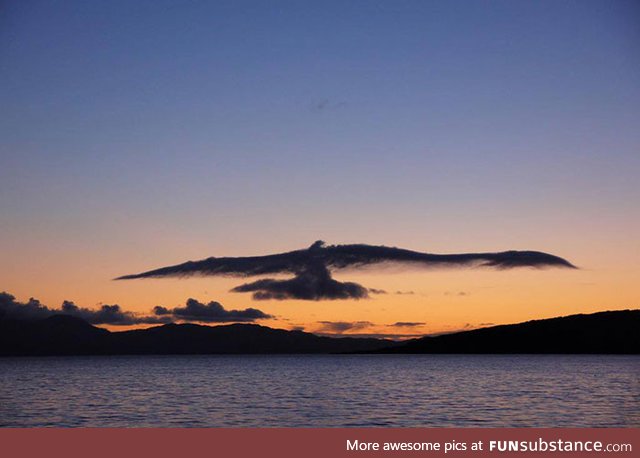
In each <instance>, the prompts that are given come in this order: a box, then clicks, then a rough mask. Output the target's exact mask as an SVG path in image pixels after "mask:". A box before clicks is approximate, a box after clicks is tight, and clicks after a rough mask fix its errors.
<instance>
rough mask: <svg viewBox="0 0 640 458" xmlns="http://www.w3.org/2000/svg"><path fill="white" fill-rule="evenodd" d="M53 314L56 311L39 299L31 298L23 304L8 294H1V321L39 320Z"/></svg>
mask: <svg viewBox="0 0 640 458" xmlns="http://www.w3.org/2000/svg"><path fill="white" fill-rule="evenodd" d="M53 314H54V311H53V310H51V309H50V308H48V307H47V306H45V305H42V304H41V303H40V301H39V300H38V299H34V298H30V299H29V301H28V302H26V303H22V302H18V301H16V298H15V297H14V296H12V295H11V294H9V293H7V292H2V293H0V319H5V320H38V319H43V318H47V317H50V316H51V315H53Z"/></svg>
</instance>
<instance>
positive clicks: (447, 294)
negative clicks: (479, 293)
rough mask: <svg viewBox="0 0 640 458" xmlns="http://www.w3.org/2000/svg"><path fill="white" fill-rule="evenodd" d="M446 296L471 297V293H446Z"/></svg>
mask: <svg viewBox="0 0 640 458" xmlns="http://www.w3.org/2000/svg"><path fill="white" fill-rule="evenodd" d="M444 295H445V296H470V295H471V293H468V292H466V291H457V292H456V291H445V293H444Z"/></svg>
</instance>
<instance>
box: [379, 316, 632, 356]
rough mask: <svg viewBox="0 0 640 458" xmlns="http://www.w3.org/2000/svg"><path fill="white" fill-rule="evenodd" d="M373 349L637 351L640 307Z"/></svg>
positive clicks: (425, 351)
mask: <svg viewBox="0 0 640 458" xmlns="http://www.w3.org/2000/svg"><path fill="white" fill-rule="evenodd" d="M376 353H503V354H505V353H507V354H508V353H574V354H580V353H606V354H640V310H622V311H612V312H599V313H593V314H590V315H571V316H566V317H561V318H551V319H546V320H535V321H527V322H525V323H520V324H510V325H503V326H493V327H490V328H482V329H475V330H473V331H464V332H457V333H455V334H446V335H440V336H436V337H423V338H420V339H414V340H411V341H407V342H405V343H403V344H401V345H398V346H396V347H393V348H385V349H381V350H380V351H376Z"/></svg>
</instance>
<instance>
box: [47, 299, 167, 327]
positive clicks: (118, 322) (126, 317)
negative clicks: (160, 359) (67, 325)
mask: <svg viewBox="0 0 640 458" xmlns="http://www.w3.org/2000/svg"><path fill="white" fill-rule="evenodd" d="M56 313H62V314H65V315H71V316H75V317H78V318H82V319H83V320H85V321H86V322H87V323H90V324H111V325H115V326H128V325H133V324H165V323H170V322H171V320H170V319H166V318H159V317H156V316H140V315H136V314H134V313H133V312H125V311H124V310H122V309H121V308H120V306H119V305H118V304H114V305H108V304H105V305H102V306H101V307H100V308H99V309H98V310H92V309H88V308H84V307H78V306H77V305H76V304H74V303H73V302H70V301H64V302H63V303H62V307H61V309H60V311H56Z"/></svg>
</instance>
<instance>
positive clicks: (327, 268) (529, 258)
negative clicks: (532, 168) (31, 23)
mask: <svg viewBox="0 0 640 458" xmlns="http://www.w3.org/2000/svg"><path fill="white" fill-rule="evenodd" d="M383 264H396V265H402V266H407V267H412V268H447V267H484V268H494V269H512V268H518V267H534V268H549V267H563V268H572V269H574V268H575V266H574V265H573V264H571V263H570V262H569V261H567V260H565V259H563V258H560V257H558V256H554V255H551V254H547V253H542V252H539V251H503V252H497V253H461V254H431V253H421V252H418V251H411V250H405V249H401V248H393V247H386V246H373V245H364V244H355V245H328V246H327V245H325V244H324V242H322V241H317V242H315V243H314V244H313V245H311V246H310V247H309V248H307V249H303V250H296V251H289V252H286V253H279V254H273V255H267V256H250V257H224V258H215V257H211V258H207V259H203V260H201V261H188V262H185V263H183V264H177V265H174V266H168V267H161V268H159V269H154V270H150V271H147V272H142V273H139V274H130V275H124V276H122V277H118V278H116V280H132V279H139V278H162V277H188V276H194V275H200V276H216V275H217V276H235V277H252V276H262V275H272V274H293V275H294V277H293V278H291V279H286V280H277V279H271V278H267V279H262V280H258V281H255V282H251V283H245V284H242V285H240V286H237V287H235V288H233V289H232V291H234V292H252V293H253V295H254V298H255V299H258V300H264V299H278V300H282V299H302V300H322V299H363V298H367V297H369V293H374V292H381V291H378V290H371V289H368V288H365V287H364V286H362V285H359V284H357V283H352V282H339V281H337V280H335V279H333V278H332V276H331V271H335V270H341V269H354V268H359V267H365V266H372V265H383Z"/></svg>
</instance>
